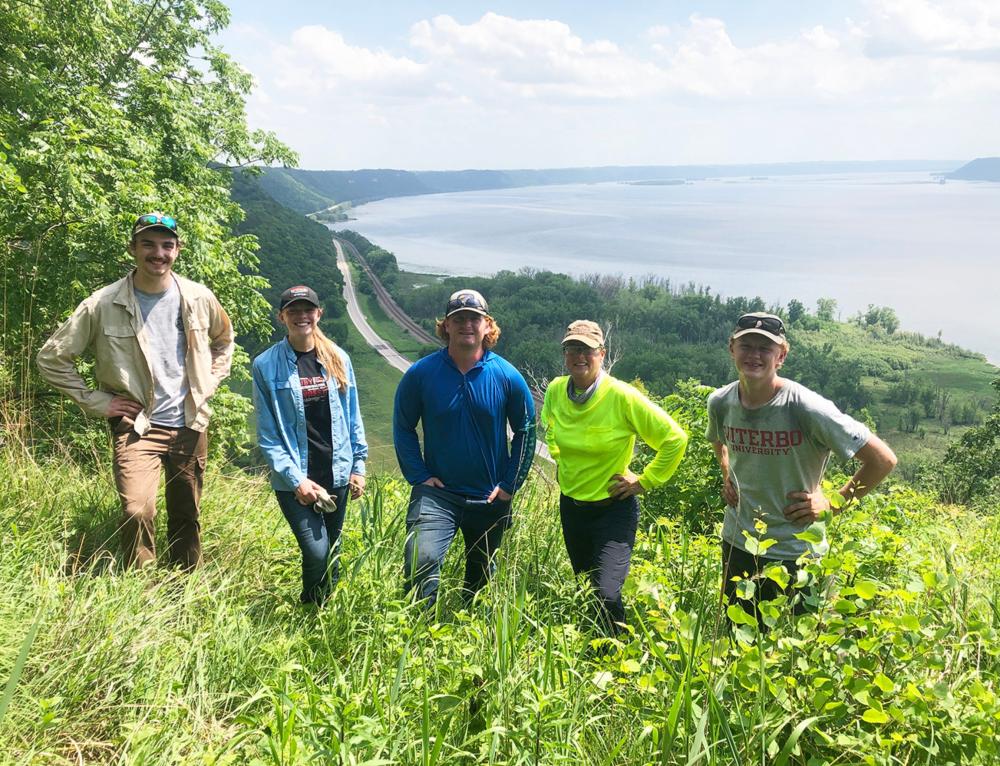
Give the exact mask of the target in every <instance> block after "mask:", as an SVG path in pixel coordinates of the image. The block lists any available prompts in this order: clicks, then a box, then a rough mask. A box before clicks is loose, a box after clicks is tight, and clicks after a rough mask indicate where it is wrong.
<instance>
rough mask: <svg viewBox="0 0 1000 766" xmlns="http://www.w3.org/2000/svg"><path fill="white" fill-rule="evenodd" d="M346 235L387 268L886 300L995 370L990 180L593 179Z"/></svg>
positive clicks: (442, 207) (997, 217)
mask: <svg viewBox="0 0 1000 766" xmlns="http://www.w3.org/2000/svg"><path fill="white" fill-rule="evenodd" d="M354 214H355V215H356V217H357V220H356V221H352V222H351V223H350V224H349V226H350V227H351V228H354V229H356V230H357V231H359V232H360V233H361V234H363V235H364V236H366V237H367V238H368V239H370V240H372V241H373V242H375V243H377V244H378V245H380V246H382V247H384V248H386V249H387V250H391V251H392V252H394V253H395V254H396V257H397V259H398V261H399V264H400V267H401V268H404V269H407V270H413V271H430V272H436V273H446V274H492V273H494V272H496V271H498V270H500V269H511V270H514V271H516V270H518V269H520V268H522V267H525V266H530V267H533V268H536V269H550V270H553V271H560V272H564V273H568V274H574V275H579V274H589V273H606V274H622V275H625V276H644V275H648V274H654V275H657V276H659V277H665V278H669V279H670V280H671V282H672V283H673V284H676V285H680V284H687V283H690V282H693V283H697V284H699V285H707V286H709V287H710V288H711V289H712V291H713V292H718V293H720V294H722V296H723V297H728V296H734V295H746V296H758V295H759V296H761V297H762V298H764V299H765V300H767V301H768V302H769V303H771V302H776V303H780V304H787V303H788V301H789V300H791V299H792V298H797V299H799V300H801V301H802V302H803V303H805V304H806V305H807V306H809V307H814V306H815V302H816V299H817V298H820V297H831V298H835V299H836V300H837V302H838V306H839V310H840V313H841V317H842V318H844V319H846V318H848V317H849V316H851V315H853V314H854V313H856V312H857V311H858V310H863V309H865V308H866V307H867V306H868V305H869V304H876V305H886V306H892V307H893V308H894V309H895V310H896V312H897V314H898V315H899V317H900V320H901V322H902V326H903V328H904V329H909V330H916V331H918V332H921V333H924V334H925V335H937V334H938V332H939V331H940V332H941V336H942V339H943V340H945V341H948V342H952V343H958V344H959V345H962V346H965V347H967V348H971V349H974V350H976V351H980V352H982V353H985V354H986V355H987V356H988V357H989V358H990V359H991V360H992V361H994V362H997V361H1000V311H998V310H997V300H996V298H995V295H996V292H997V281H998V277H1000V266H998V265H997V256H996V253H997V250H998V243H1000V184H989V183H973V182H962V181H949V182H948V183H946V184H938V183H936V182H934V181H933V179H932V178H931V176H930V175H929V174H925V173H896V174H845V175H824V176H795V177H788V176H784V177H772V178H768V179H753V180H751V179H720V180H707V181H696V182H694V183H689V184H685V185H682V186H632V185H627V184H614V183H608V184H591V185H572V186H539V187H529V188H521V189H506V190H498V191H483V192H464V193H458V194H435V195H427V196H420V197H404V198H396V199H389V200H383V201H380V202H374V203H370V204H368V205H364V206H362V207H359V208H357V209H356V210H355V211H354Z"/></svg>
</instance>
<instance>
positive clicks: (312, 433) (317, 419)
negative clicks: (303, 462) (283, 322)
mask: <svg viewBox="0 0 1000 766" xmlns="http://www.w3.org/2000/svg"><path fill="white" fill-rule="evenodd" d="M295 359H296V364H297V366H298V370H299V381H300V382H301V383H302V401H303V403H304V404H305V410H306V439H307V440H308V442H309V471H308V476H309V478H310V479H312V480H313V481H314V482H316V483H317V484H320V485H322V486H323V487H325V488H326V489H330V488H331V485H332V483H333V437H332V434H331V431H332V425H331V423H330V400H329V388H328V386H327V382H326V378H324V377H323V368H322V367H320V365H319V361H318V360H317V359H316V350H315V349H313V350H312V351H303V352H301V353H300V352H298V351H296V352H295Z"/></svg>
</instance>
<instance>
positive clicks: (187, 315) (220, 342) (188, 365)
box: [37, 272, 234, 434]
mask: <svg viewBox="0 0 1000 766" xmlns="http://www.w3.org/2000/svg"><path fill="white" fill-rule="evenodd" d="M133 274H134V272H133ZM133 274H129V275H128V276H126V277H124V278H123V279H120V280H118V281H117V282H114V283H112V284H110V285H108V286H107V287H104V288H102V289H100V290H98V291H97V292H95V293H93V294H92V295H91V296H90V297H89V298H87V299H86V300H85V301H83V303H81V304H80V305H79V306H77V307H76V311H74V312H73V314H72V315H71V316H70V317H69V319H67V320H66V321H65V322H63V323H62V324H61V325H60V326H59V329H57V330H56V331H55V332H54V333H53V334H52V337H50V338H49V339H48V341H46V343H45V345H44V346H42V349H41V351H39V352H38V358H37V362H38V369H39V371H40V372H41V374H42V377H43V378H45V380H47V381H48V382H49V383H50V384H51V385H52V386H53V387H54V388H57V389H59V390H60V391H62V392H63V393H64V394H66V395H67V396H68V397H70V398H71V399H73V401H75V402H76V403H77V404H79V405H80V407H81V408H82V409H83V410H84V412H87V413H89V414H91V415H98V416H100V417H107V416H108V407H109V406H110V405H111V400H112V399H113V398H114V397H115V396H124V397H127V398H129V399H134V400H135V401H137V402H139V403H140V404H141V405H142V406H143V408H144V409H143V411H142V412H141V413H139V416H138V417H137V418H136V419H135V426H134V428H135V431H136V432H137V433H139V434H145V433H146V432H147V431H148V430H149V426H150V423H149V417H148V414H149V412H151V411H152V407H153V400H154V397H153V373H152V371H151V370H150V366H149V361H148V360H149V343H148V339H147V337H146V333H145V328H144V326H143V321H142V313H141V312H140V311H139V304H138V302H137V301H136V299H135V293H134V292H133V288H132V279H133ZM173 276H174V278H175V279H176V280H177V287H178V289H179V290H180V294H181V318H182V321H183V323H184V333H185V336H186V338H187V355H186V356H185V357H184V372H185V374H186V375H187V380H188V387H189V392H188V395H187V397H186V398H185V400H184V424H185V425H186V426H187V427H188V428H191V429H194V430H195V431H204V430H205V428H206V427H207V426H208V419H209V417H211V414H212V408H211V407H209V405H208V400H209V399H210V398H211V397H212V394H214V393H215V389H216V388H218V387H219V383H221V382H222V380H223V379H224V378H225V377H226V376H227V375H229V367H230V365H231V364H232V360H233V347H234V342H233V326H232V323H231V322H230V321H229V317H228V316H227V315H226V312H225V310H224V309H223V308H222V305H221V304H220V303H219V301H218V299H217V298H216V297H215V295H214V294H213V293H212V291H211V290H209V289H208V288H207V287H205V286H204V285H200V284H198V283H197V282H192V281H191V280H189V279H184V278H183V277H179V276H177V275H176V274H174V275H173ZM88 349H89V350H90V351H92V352H93V355H94V377H95V379H96V381H97V390H96V391H95V390H94V389H92V388H90V387H89V386H88V385H87V384H86V382H85V381H84V379H83V377H82V376H81V375H80V373H79V371H78V370H77V369H76V364H75V360H76V359H77V357H79V356H81V355H83V353H84V352H85V351H87V350H88Z"/></svg>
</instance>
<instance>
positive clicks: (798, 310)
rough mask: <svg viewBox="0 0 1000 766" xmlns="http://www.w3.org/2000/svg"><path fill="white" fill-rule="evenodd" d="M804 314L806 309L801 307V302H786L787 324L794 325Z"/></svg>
mask: <svg viewBox="0 0 1000 766" xmlns="http://www.w3.org/2000/svg"><path fill="white" fill-rule="evenodd" d="M805 314H806V307H805V306H804V305H802V301H800V300H798V299H797V298H792V299H791V300H790V301H788V323H789V324H795V323H796V322H798V321H799V320H800V319H802V317H804V316H805Z"/></svg>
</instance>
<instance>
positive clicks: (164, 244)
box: [37, 213, 233, 569]
mask: <svg viewBox="0 0 1000 766" xmlns="http://www.w3.org/2000/svg"><path fill="white" fill-rule="evenodd" d="M128 250H129V252H130V253H131V254H132V257H133V258H134V259H135V268H134V269H133V270H132V271H131V272H130V273H129V274H128V275H127V276H125V277H123V278H122V279H120V280H118V281H117V282H114V283H112V284H110V285H108V286H107V287H104V288H102V289H100V290H98V291H97V292H95V293H93V294H92V295H91V296H90V297H89V298H87V299H86V300H85V301H83V303H81V304H80V305H79V306H77V308H76V310H75V311H74V312H73V314H72V315H71V316H70V317H69V319H67V320H66V321H65V322H63V324H62V325H61V326H60V327H59V328H58V329H57V330H56V331H55V332H54V333H53V334H52V337H50V338H49V340H48V341H47V342H46V343H45V345H44V346H42V349H41V351H39V353H38V360H37V361H38V368H39V370H40V371H41V374H42V377H43V378H45V380H47V381H48V382H49V383H50V384H51V385H52V386H54V387H55V388H57V389H59V390H60V391H62V392H63V393H64V394H66V395H67V396H69V397H70V398H71V399H73V400H74V401H75V402H76V403H77V404H79V405H80V407H81V408H82V409H83V410H84V412H87V413H88V414H91V415H98V416H100V417H105V418H108V421H109V423H110V425H111V430H112V434H113V439H114V475H115V484H116V486H117V488H118V494H119V496H120V498H121V502H122V510H123V520H122V525H121V530H120V531H121V538H122V551H123V554H124V559H125V561H124V564H125V566H132V565H134V566H143V565H144V564H147V563H149V562H151V561H153V560H155V558H156V547H155V527H154V525H153V519H154V517H155V515H156V491H157V487H158V486H159V482H160V468H161V466H162V467H163V469H164V470H165V472H166V487H165V496H166V506H167V556H168V558H169V560H170V561H171V562H172V563H174V564H178V565H180V566H182V567H183V568H185V569H191V568H193V567H195V566H197V565H198V564H199V563H200V561H201V539H200V530H201V527H200V524H199V522H198V516H199V504H200V500H201V488H202V480H203V476H204V471H205V457H206V438H205V429H206V428H207V426H208V420H209V417H210V416H211V413H212V410H211V407H209V405H208V400H209V399H210V398H211V397H212V395H213V394H214V393H215V390H216V388H218V385H219V383H220V382H221V381H222V380H223V379H224V378H225V377H226V376H227V375H228V374H229V366H230V364H231V362H232V356H233V329H232V324H231V323H230V321H229V317H228V316H227V315H226V312H225V311H224V310H223V308H222V306H221V305H220V304H219V301H218V299H216V297H215V295H213V294H212V291H211V290H209V289H208V288H207V287H205V286H204V285H200V284H198V283H197V282H192V281H190V280H187V279H184V278H183V277H180V276H178V275H176V274H174V273H173V270H172V269H173V265H174V262H175V261H176V259H177V256H178V255H179V253H180V250H181V241H180V238H179V236H178V232H177V221H176V220H175V219H174V218H172V217H171V216H168V215H164V214H162V213H149V214H146V215H142V216H139V218H137V219H136V221H135V223H134V224H133V226H132V237H131V240H130V241H129V245H128ZM87 351H90V352H91V353H92V354H93V356H94V362H95V363H94V378H95V380H96V382H97V388H96V390H95V389H93V388H90V387H89V386H88V385H87V384H86V382H85V381H84V380H83V378H82V376H81V375H80V373H79V371H78V370H77V368H76V364H75V361H76V359H77V357H79V356H81V355H82V354H84V353H85V352H87Z"/></svg>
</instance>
